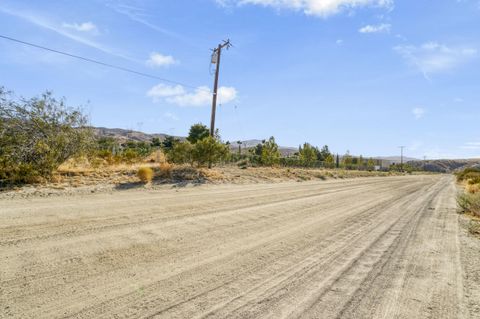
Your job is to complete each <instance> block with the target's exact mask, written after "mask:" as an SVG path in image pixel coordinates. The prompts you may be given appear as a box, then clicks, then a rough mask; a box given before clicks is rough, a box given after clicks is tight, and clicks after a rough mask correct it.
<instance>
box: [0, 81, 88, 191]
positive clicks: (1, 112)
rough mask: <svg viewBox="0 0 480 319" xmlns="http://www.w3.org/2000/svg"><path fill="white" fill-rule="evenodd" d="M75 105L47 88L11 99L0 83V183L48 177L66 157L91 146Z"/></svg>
mask: <svg viewBox="0 0 480 319" xmlns="http://www.w3.org/2000/svg"><path fill="white" fill-rule="evenodd" d="M87 124H88V120H87V117H86V116H85V115H83V114H82V111H81V110H80V109H78V108H70V107H68V106H67V105H66V103H65V100H64V99H60V100H58V99H56V98H54V96H53V94H52V93H51V92H46V93H44V94H42V95H41V96H40V97H34V98H31V99H25V98H19V99H13V98H12V94H11V93H9V92H7V91H5V89H4V88H2V87H0V184H1V183H3V184H6V183H26V182H31V181H35V180H36V179H38V178H49V177H51V176H52V174H53V172H54V171H55V170H56V169H57V168H58V167H59V166H60V165H61V164H62V163H63V162H65V161H66V160H68V159H69V158H71V157H74V156H79V155H82V154H85V155H87V154H88V153H90V152H91V151H92V150H93V149H94V138H93V133H92V130H91V129H90V128H89V127H87Z"/></svg>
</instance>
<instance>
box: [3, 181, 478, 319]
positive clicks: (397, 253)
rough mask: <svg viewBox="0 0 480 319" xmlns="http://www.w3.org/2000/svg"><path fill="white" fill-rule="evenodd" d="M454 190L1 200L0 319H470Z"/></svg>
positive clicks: (391, 184) (366, 187)
mask: <svg viewBox="0 0 480 319" xmlns="http://www.w3.org/2000/svg"><path fill="white" fill-rule="evenodd" d="M455 191H456V190H455V185H454V182H453V177H451V176H401V177H383V178H376V177H371V178H358V179H352V180H329V181H310V182H303V183H298V182H286V183H277V184H252V185H203V186H198V187H193V186H189V187H185V188H178V187H177V188H172V189H160V190H138V189H133V190H128V191H118V192H113V193H101V194H88V195H76V196H65V197H59V196H57V197H49V198H14V199H6V198H4V199H1V201H0V204H1V206H0V265H1V266H0V317H2V318H10V317H14V318H64V317H73V318H127V317H128V318H139V317H141V318H480V312H479V311H480V310H479V299H478V296H479V294H478V292H479V291H478V289H479V284H478V282H477V283H476V282H475V281H476V280H478V278H479V277H478V275H479V271H478V267H479V264H478V263H477V264H475V261H474V260H475V259H474V258H477V260H478V247H480V246H478V242H477V241H476V239H472V238H470V237H468V233H466V232H465V231H464V229H463V228H462V227H461V225H459V216H458V215H457V214H456V211H455V210H456V209H455V197H454V196H455ZM466 241H468V247H467V248H466V249H464V248H463V246H462V245H461V243H465V242H466Z"/></svg>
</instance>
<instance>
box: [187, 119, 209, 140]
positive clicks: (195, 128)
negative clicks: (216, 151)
mask: <svg viewBox="0 0 480 319" xmlns="http://www.w3.org/2000/svg"><path fill="white" fill-rule="evenodd" d="M208 136H210V131H209V129H208V128H207V127H206V126H205V125H203V124H202V123H197V124H193V125H192V126H191V127H190V131H189V132H188V137H187V141H189V142H190V143H192V144H195V143H197V142H198V141H201V140H203V139H204V138H206V137H208Z"/></svg>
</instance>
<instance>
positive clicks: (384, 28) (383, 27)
mask: <svg viewBox="0 0 480 319" xmlns="http://www.w3.org/2000/svg"><path fill="white" fill-rule="evenodd" d="M391 27H392V25H391V24H387V23H382V24H377V25H366V26H364V27H362V28H360V29H359V30H358V32H360V33H389V32H390V29H391Z"/></svg>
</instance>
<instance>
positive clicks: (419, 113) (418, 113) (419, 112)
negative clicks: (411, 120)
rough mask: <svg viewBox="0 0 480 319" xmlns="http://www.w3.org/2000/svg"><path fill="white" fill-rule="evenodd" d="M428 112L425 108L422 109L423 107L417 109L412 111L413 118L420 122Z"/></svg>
mask: <svg viewBox="0 0 480 319" xmlns="http://www.w3.org/2000/svg"><path fill="white" fill-rule="evenodd" d="M426 112H427V111H426V110H425V109H424V108H421V107H416V108H414V109H412V114H413V116H414V117H415V119H416V120H419V119H421V118H422V117H424V116H425V113H426Z"/></svg>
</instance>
